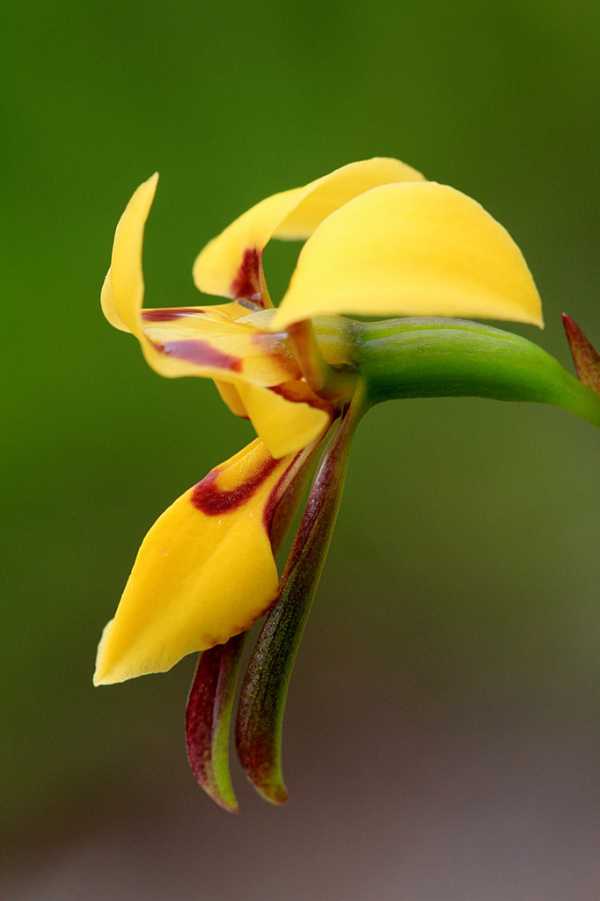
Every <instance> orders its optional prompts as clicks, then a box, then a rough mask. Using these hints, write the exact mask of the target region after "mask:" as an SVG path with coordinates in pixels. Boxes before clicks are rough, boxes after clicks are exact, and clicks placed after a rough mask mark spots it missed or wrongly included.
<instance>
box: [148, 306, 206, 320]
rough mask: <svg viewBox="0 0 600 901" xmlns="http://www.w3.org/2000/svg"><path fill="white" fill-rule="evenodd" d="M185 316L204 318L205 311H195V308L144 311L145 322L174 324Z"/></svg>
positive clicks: (167, 308)
mask: <svg viewBox="0 0 600 901" xmlns="http://www.w3.org/2000/svg"><path fill="white" fill-rule="evenodd" d="M184 316H204V312H203V310H195V309H194V308H193V307H166V308H164V309H158V310H152V309H146V310H142V319H143V320H144V322H172V321H173V320H174V319H182V318H183V317H184Z"/></svg>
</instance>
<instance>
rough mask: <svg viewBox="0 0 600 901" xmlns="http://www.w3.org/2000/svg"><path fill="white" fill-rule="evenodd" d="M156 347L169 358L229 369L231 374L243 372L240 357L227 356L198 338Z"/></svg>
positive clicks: (170, 342)
mask: <svg viewBox="0 0 600 901" xmlns="http://www.w3.org/2000/svg"><path fill="white" fill-rule="evenodd" d="M154 346H155V347H156V349H157V350H159V351H160V352H161V353H163V354H166V355H167V356H169V357H175V358H176V359H178V360H185V361H186V362H187V363H195V364H196V365H197V366H214V367H215V368H216V369H229V370H230V371H231V372H241V371H242V360H241V359H240V357H234V356H233V355H232V354H226V353H224V352H223V351H222V350H219V349H218V348H216V347H213V346H212V344H209V343H208V342H207V341H200V340H199V339H197V338H194V339H193V340H190V341H167V342H165V344H155V345H154Z"/></svg>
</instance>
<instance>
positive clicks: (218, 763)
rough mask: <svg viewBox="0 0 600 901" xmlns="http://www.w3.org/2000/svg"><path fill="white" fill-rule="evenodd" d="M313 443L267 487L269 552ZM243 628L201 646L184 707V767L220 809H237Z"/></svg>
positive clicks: (289, 512) (290, 510) (291, 507)
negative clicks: (235, 749)
mask: <svg viewBox="0 0 600 901" xmlns="http://www.w3.org/2000/svg"><path fill="white" fill-rule="evenodd" d="M314 450H315V448H314V446H312V447H308V448H305V449H304V450H303V451H302V452H301V453H299V454H298V455H297V457H296V458H295V459H294V461H293V463H292V465H291V466H289V467H288V469H287V470H286V471H285V473H284V474H283V476H282V477H281V478H280V480H279V482H277V484H276V485H275V487H274V488H273V489H272V491H271V494H270V496H269V499H268V502H267V505H266V507H265V509H264V512H263V523H264V527H265V529H266V531H267V534H268V538H269V541H270V544H271V548H272V551H273V554H275V553H276V552H277V549H278V547H279V545H280V543H281V541H282V540H283V538H284V537H285V534H286V532H287V529H288V526H289V524H290V522H291V520H292V518H293V515H294V512H295V509H296V506H297V503H298V500H299V497H300V495H301V494H302V492H303V487H304V485H305V482H306V478H307V475H308V472H309V470H310V464H311V460H312V455H313V452H314ZM245 638H246V634H245V633H244V634H243V635H236V636H234V637H233V638H230V639H229V641H227V642H226V643H225V644H220V645H216V646H215V647H213V648H209V649H208V650H206V651H204V653H202V654H201V655H200V657H199V660H198V665H197V667H196V671H195V674H194V679H193V682H192V685H191V688H190V692H189V695H188V700H187V705H186V711H185V738H186V750H187V757H188V761H189V764H190V768H191V770H192V773H193V775H194V777H195V778H196V781H197V782H198V785H199V786H200V787H201V788H203V789H204V791H205V792H206V793H207V794H208V795H209V797H211V798H212V800H213V801H215V803H216V804H218V805H219V806H220V807H222V808H223V809H224V810H226V811H228V812H229V813H237V812H238V810H239V807H238V803H237V799H236V796H235V792H234V789H233V785H232V781H231V772H230V767H229V751H230V735H231V720H232V712H233V709H234V706H235V699H236V694H237V687H238V680H239V674H240V661H241V656H242V652H243V645H244V641H245Z"/></svg>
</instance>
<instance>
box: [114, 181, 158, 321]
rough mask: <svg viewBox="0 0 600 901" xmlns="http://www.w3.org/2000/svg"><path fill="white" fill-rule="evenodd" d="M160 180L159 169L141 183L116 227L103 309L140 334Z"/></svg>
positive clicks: (115, 319)
mask: <svg viewBox="0 0 600 901" xmlns="http://www.w3.org/2000/svg"><path fill="white" fill-rule="evenodd" d="M157 184H158V172H155V173H154V175H152V176H151V177H150V178H149V179H148V180H147V181H145V182H143V184H141V185H140V186H139V188H138V189H137V190H136V191H135V193H134V194H133V196H132V198H131V200H130V201H129V203H128V204H127V207H126V209H125V212H124V213H123V215H122V216H121V218H120V220H119V223H118V225H117V228H116V231H115V238H114V242H113V252H112V260H111V266H110V270H109V272H108V274H107V276H106V279H105V281H104V286H103V288H102V296H101V303H102V309H103V311H104V315H105V316H106V318H107V319H108V321H109V322H110V323H111V324H112V325H114V326H116V328H120V329H122V330H123V331H126V332H131V333H132V334H134V335H137V336H139V333H140V326H141V323H140V318H139V312H140V310H141V308H142V303H143V301H144V273H143V270H142V247H143V244H144V225H145V224H146V219H147V218H148V214H149V213H150V209H151V207H152V203H153V201H154V195H155V194H156V186H157Z"/></svg>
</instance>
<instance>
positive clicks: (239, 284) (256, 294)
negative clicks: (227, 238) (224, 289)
mask: <svg viewBox="0 0 600 901" xmlns="http://www.w3.org/2000/svg"><path fill="white" fill-rule="evenodd" d="M260 267H261V254H260V251H259V250H257V248H256V247H249V248H248V249H247V250H245V251H244V256H243V257H242V262H241V263H240V268H239V269H238V271H237V275H236V277H235V278H234V280H233V281H232V283H231V286H230V289H229V290H230V292H231V296H232V297H235V298H236V299H238V300H239V299H240V298H244V299H245V300H252V301H254V303H258V304H260V306H261V307H262V306H264V303H263V297H262V290H261V286H260Z"/></svg>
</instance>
